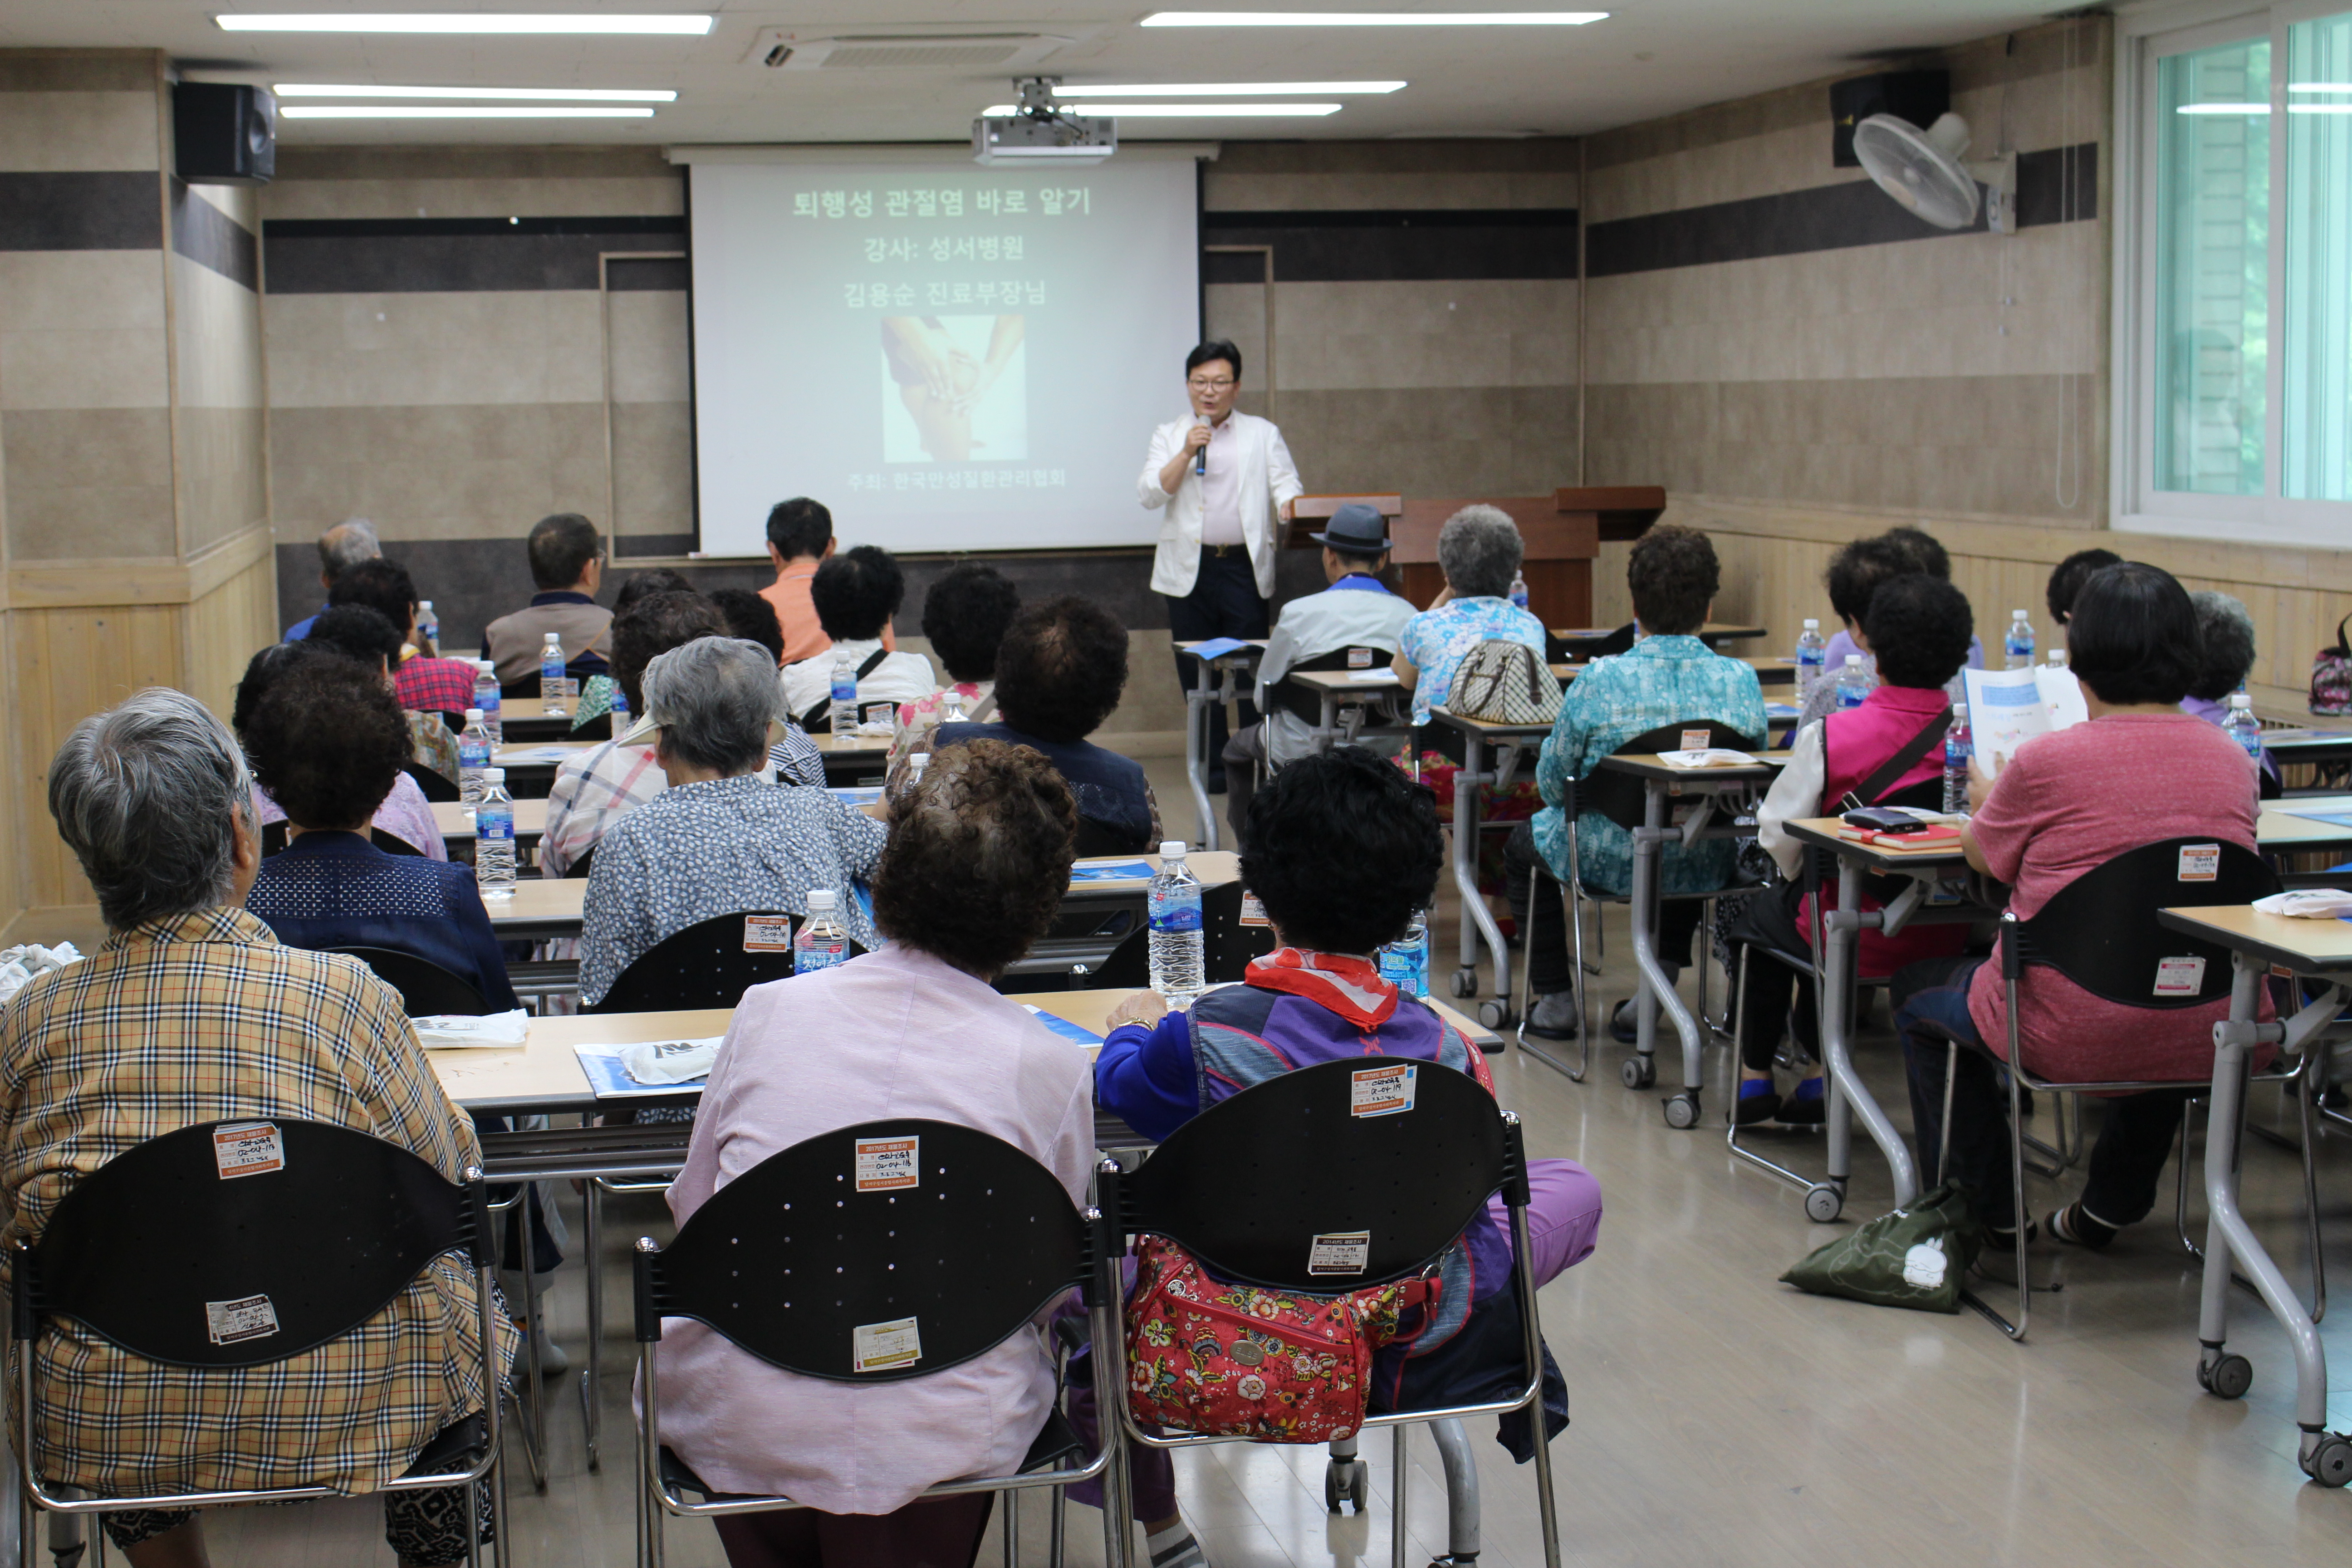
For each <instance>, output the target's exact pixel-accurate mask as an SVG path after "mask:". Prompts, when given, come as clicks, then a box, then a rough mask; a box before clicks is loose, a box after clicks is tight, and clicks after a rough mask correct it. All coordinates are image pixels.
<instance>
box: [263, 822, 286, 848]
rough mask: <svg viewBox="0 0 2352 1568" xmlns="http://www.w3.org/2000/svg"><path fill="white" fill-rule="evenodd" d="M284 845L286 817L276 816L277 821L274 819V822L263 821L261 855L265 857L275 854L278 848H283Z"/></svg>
mask: <svg viewBox="0 0 2352 1568" xmlns="http://www.w3.org/2000/svg"><path fill="white" fill-rule="evenodd" d="M285 847H286V819H285V818H284V817H282V816H281V817H279V818H278V820H277V821H275V822H265V823H263V824H262V825H261V853H262V855H263V856H264V857H265V858H266V857H268V856H271V855H275V854H277V853H278V851H279V850H280V849H283V848H285Z"/></svg>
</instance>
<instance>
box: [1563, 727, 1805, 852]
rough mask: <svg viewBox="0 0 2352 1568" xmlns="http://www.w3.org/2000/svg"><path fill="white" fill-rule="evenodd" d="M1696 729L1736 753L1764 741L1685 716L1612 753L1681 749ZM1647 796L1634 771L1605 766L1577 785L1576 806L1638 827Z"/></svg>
mask: <svg viewBox="0 0 2352 1568" xmlns="http://www.w3.org/2000/svg"><path fill="white" fill-rule="evenodd" d="M1695 730H1704V731H1706V743H1707V744H1708V745H1710V746H1726V747H1728V748H1730V749H1731V750H1733V751H1735V752H1752V751H1754V750H1755V749H1756V748H1757V747H1759V746H1760V745H1761V744H1763V742H1760V741H1759V740H1757V739H1756V738H1755V737H1753V736H1751V735H1743V734H1741V733H1740V732H1739V731H1737V730H1735V729H1733V728H1732V727H1731V726H1730V725H1728V724H1722V723H1717V721H1714V720H1712V719H1685V720H1684V721H1682V722H1681V723H1679V724H1661V725H1660V726H1658V728H1656V729H1654V730H1652V731H1649V732H1648V733H1646V734H1641V735H1636V736H1634V737H1633V739H1632V740H1630V741H1628V742H1625V743H1624V744H1623V745H1622V746H1620V747H1618V748H1617V750H1616V751H1615V752H1613V753H1612V755H1615V756H1620V757H1622V756H1627V755H1633V756H1643V755H1647V754H1649V753H1651V752H1679V751H1684V750H1685V749H1687V748H1685V746H1684V745H1683V737H1684V736H1685V735H1686V734H1689V733H1690V732H1691V731H1695ZM1647 807H1648V797H1647V795H1646V792H1645V791H1644V790H1643V786H1642V781H1641V780H1640V779H1637V778H1635V777H1634V776H1633V774H1632V773H1612V772H1611V771H1610V770H1609V769H1606V768H1602V769H1600V770H1599V771H1597V772H1595V773H1593V775H1592V776H1591V778H1587V779H1579V780H1578V781H1577V784H1576V809H1577V810H1579V811H1597V812H1599V813H1600V814H1601V816H1605V817H1607V818H1608V819H1609V820H1610V821H1612V822H1613V823H1615V824H1616V825H1617V826H1620V827H1623V828H1628V829H1631V828H1635V827H1639V826H1642V819H1643V813H1644V812H1645V811H1646V810H1647Z"/></svg>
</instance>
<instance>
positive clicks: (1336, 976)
mask: <svg viewBox="0 0 2352 1568" xmlns="http://www.w3.org/2000/svg"><path fill="white" fill-rule="evenodd" d="M1247 980H1248V983H1249V984H1252V985H1255V986H1256V987H1257V988H1258V989H1259V990H1261V991H1280V992H1284V993H1286V994H1289V995H1292V996H1304V997H1305V998H1307V1000H1308V1001H1310V1002H1314V1003H1317V1004H1318V1005H1322V1006H1325V1007H1328V1008H1329V1009H1330V1010H1331V1011H1332V1012H1334V1013H1337V1014H1339V1016H1341V1017H1342V1018H1345V1019H1347V1020H1348V1022H1349V1023H1350V1024H1353V1025H1355V1026H1357V1027H1358V1028H1360V1029H1371V1028H1377V1027H1379V1026H1381V1025H1382V1024H1385V1023H1387V1022H1388V1020H1389V1018H1390V1017H1391V1016H1392V1015H1393V1014H1394V1013H1395V1012H1396V1007H1397V988H1396V987H1395V985H1393V984H1391V983H1390V982H1388V981H1386V980H1383V979H1381V971H1380V966H1379V965H1378V964H1376V963H1373V962H1372V961H1371V960H1370V959H1369V958H1358V957H1355V956H1354V955H1352V954H1350V953H1345V952H1311V951H1309V950H1307V949H1306V948H1297V947H1284V948H1277V949H1276V950H1275V951H1274V952H1269V953H1267V954H1266V955H1265V957H1264V958H1256V959H1252V960H1251V961H1250V966H1249V973H1248V975H1247Z"/></svg>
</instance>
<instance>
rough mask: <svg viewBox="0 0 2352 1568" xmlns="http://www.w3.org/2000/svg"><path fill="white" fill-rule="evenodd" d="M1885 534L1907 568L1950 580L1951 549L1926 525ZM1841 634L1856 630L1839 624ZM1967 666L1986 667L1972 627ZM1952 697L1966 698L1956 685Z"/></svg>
mask: <svg viewBox="0 0 2352 1568" xmlns="http://www.w3.org/2000/svg"><path fill="white" fill-rule="evenodd" d="M1884 537H1885V540H1886V542H1888V543H1890V544H1892V545H1894V546H1895V548H1896V549H1897V550H1900V551H1901V552H1903V556H1904V559H1905V560H1906V562H1908V563H1909V564H1908V565H1907V566H1906V568H1905V570H1906V571H1909V572H1918V573H1922V574H1926V575H1927V576H1929V577H1933V578H1934V579H1936V581H1937V582H1938V583H1948V582H1950V581H1951V580H1952V552H1950V551H1948V550H1947V549H1945V548H1944V542H1943V541H1942V540H1940V539H1937V537H1936V536H1935V535H1934V534H1932V533H1930V532H1928V531H1927V530H1926V529H1924V528H1914V527H1911V526H1910V525H1908V524H1906V525H1905V526H1903V527H1901V528H1890V529H1888V530H1887V531H1886V532H1885V536H1884ZM1838 636H1839V637H1844V638H1846V639H1847V640H1848V641H1849V642H1851V641H1852V640H1853V633H1852V632H1849V631H1847V630H1845V629H1844V628H1843V627H1840V628H1839V630H1838ZM1827 651H1828V650H1827V649H1826V648H1825V649H1824V650H1823V653H1824V655H1825V656H1826V653H1827ZM1845 651H1846V652H1849V653H1860V652H1862V651H1863V650H1862V649H1861V648H1859V647H1850V648H1848V649H1846V650H1845ZM1967 668H1969V669H1982V668H1984V644H1983V642H1982V641H1980V640H1979V638H1978V637H1977V634H1976V633H1975V631H1974V630H1973V629H1971V630H1970V631H1969V662H1968V665H1967ZM1952 700H1954V701H1955V702H1958V701H1965V700H1966V699H1964V698H1962V697H1960V696H1959V695H1958V688H1955V689H1954V696H1953V699H1952Z"/></svg>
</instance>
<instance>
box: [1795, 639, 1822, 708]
mask: <svg viewBox="0 0 2352 1568" xmlns="http://www.w3.org/2000/svg"><path fill="white" fill-rule="evenodd" d="M1829 647H1830V645H1829V644H1828V643H1827V642H1825V641H1823V640H1822V623H1821V622H1819V621H1810V620H1809V621H1807V622H1806V623H1805V629H1804V630H1803V631H1801V632H1800V633H1798V634H1797V706H1798V707H1800V708H1802V707H1803V706H1804V705H1805V700H1806V699H1807V698H1809V697H1811V696H1812V694H1813V688H1814V687H1816V686H1818V685H1820V684H1821V681H1822V666H1823V665H1824V664H1825V663H1826V662H1827V660H1828V658H1829Z"/></svg>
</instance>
